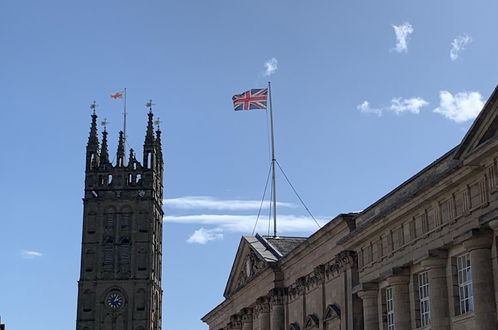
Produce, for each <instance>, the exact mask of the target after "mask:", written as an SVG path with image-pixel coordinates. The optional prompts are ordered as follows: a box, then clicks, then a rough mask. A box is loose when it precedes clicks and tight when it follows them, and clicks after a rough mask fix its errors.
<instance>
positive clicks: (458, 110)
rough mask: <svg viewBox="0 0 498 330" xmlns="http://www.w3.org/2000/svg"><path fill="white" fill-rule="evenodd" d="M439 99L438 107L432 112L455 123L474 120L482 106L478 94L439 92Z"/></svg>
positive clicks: (480, 97)
mask: <svg viewBox="0 0 498 330" xmlns="http://www.w3.org/2000/svg"><path fill="white" fill-rule="evenodd" d="M439 98H440V102H439V107H437V108H436V109H434V112H436V113H440V114H442V115H443V116H445V117H446V118H448V119H450V120H453V121H455V122H457V123H463V122H466V121H468V120H471V119H474V118H476V117H477V115H478V114H479V112H480V111H481V109H482V107H483V106H484V102H483V101H482V96H481V94H480V93H479V92H461V93H457V94H455V95H452V94H451V93H450V92H448V91H441V92H439Z"/></svg>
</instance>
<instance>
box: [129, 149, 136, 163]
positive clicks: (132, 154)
mask: <svg viewBox="0 0 498 330" xmlns="http://www.w3.org/2000/svg"><path fill="white" fill-rule="evenodd" d="M128 160H129V163H131V162H133V161H135V150H133V148H131V149H130V156H129V157H128Z"/></svg>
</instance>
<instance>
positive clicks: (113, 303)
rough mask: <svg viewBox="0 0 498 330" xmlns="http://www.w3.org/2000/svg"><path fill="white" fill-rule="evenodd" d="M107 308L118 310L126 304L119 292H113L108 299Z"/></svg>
mask: <svg viewBox="0 0 498 330" xmlns="http://www.w3.org/2000/svg"><path fill="white" fill-rule="evenodd" d="M105 301H106V304H107V306H109V307H111V308H113V309H118V308H121V307H122V306H123V304H124V298H123V296H122V295H121V294H120V293H119V292H111V293H109V295H108V296H107V298H106V300H105Z"/></svg>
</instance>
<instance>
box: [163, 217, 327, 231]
mask: <svg viewBox="0 0 498 330" xmlns="http://www.w3.org/2000/svg"><path fill="white" fill-rule="evenodd" d="M164 221H165V222H169V223H179V224H198V225H201V226H214V227H215V228H218V229H220V230H227V231H230V232H238V233H246V234H247V233H251V232H252V230H253V228H254V224H255V222H256V215H232V214H196V215H167V216H165V217H164ZM277 221H278V231H279V232H280V233H295V232H313V231H315V230H316V229H318V227H317V225H316V224H315V222H314V221H313V219H312V218H310V217H306V216H296V215H284V214H282V215H279V216H278V217H277ZM318 222H319V223H320V225H322V224H324V223H325V222H326V221H325V220H324V219H318ZM267 230H268V217H260V218H259V221H258V225H257V227H256V231H258V232H266V231H267Z"/></svg>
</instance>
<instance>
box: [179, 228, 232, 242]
mask: <svg viewBox="0 0 498 330" xmlns="http://www.w3.org/2000/svg"><path fill="white" fill-rule="evenodd" d="M222 231H223V230H222V229H220V228H214V229H205V228H199V229H197V230H196V231H194V233H193V234H192V235H190V237H189V238H188V239H187V243H195V244H206V243H207V242H209V241H216V240H220V239H223V233H222Z"/></svg>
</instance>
